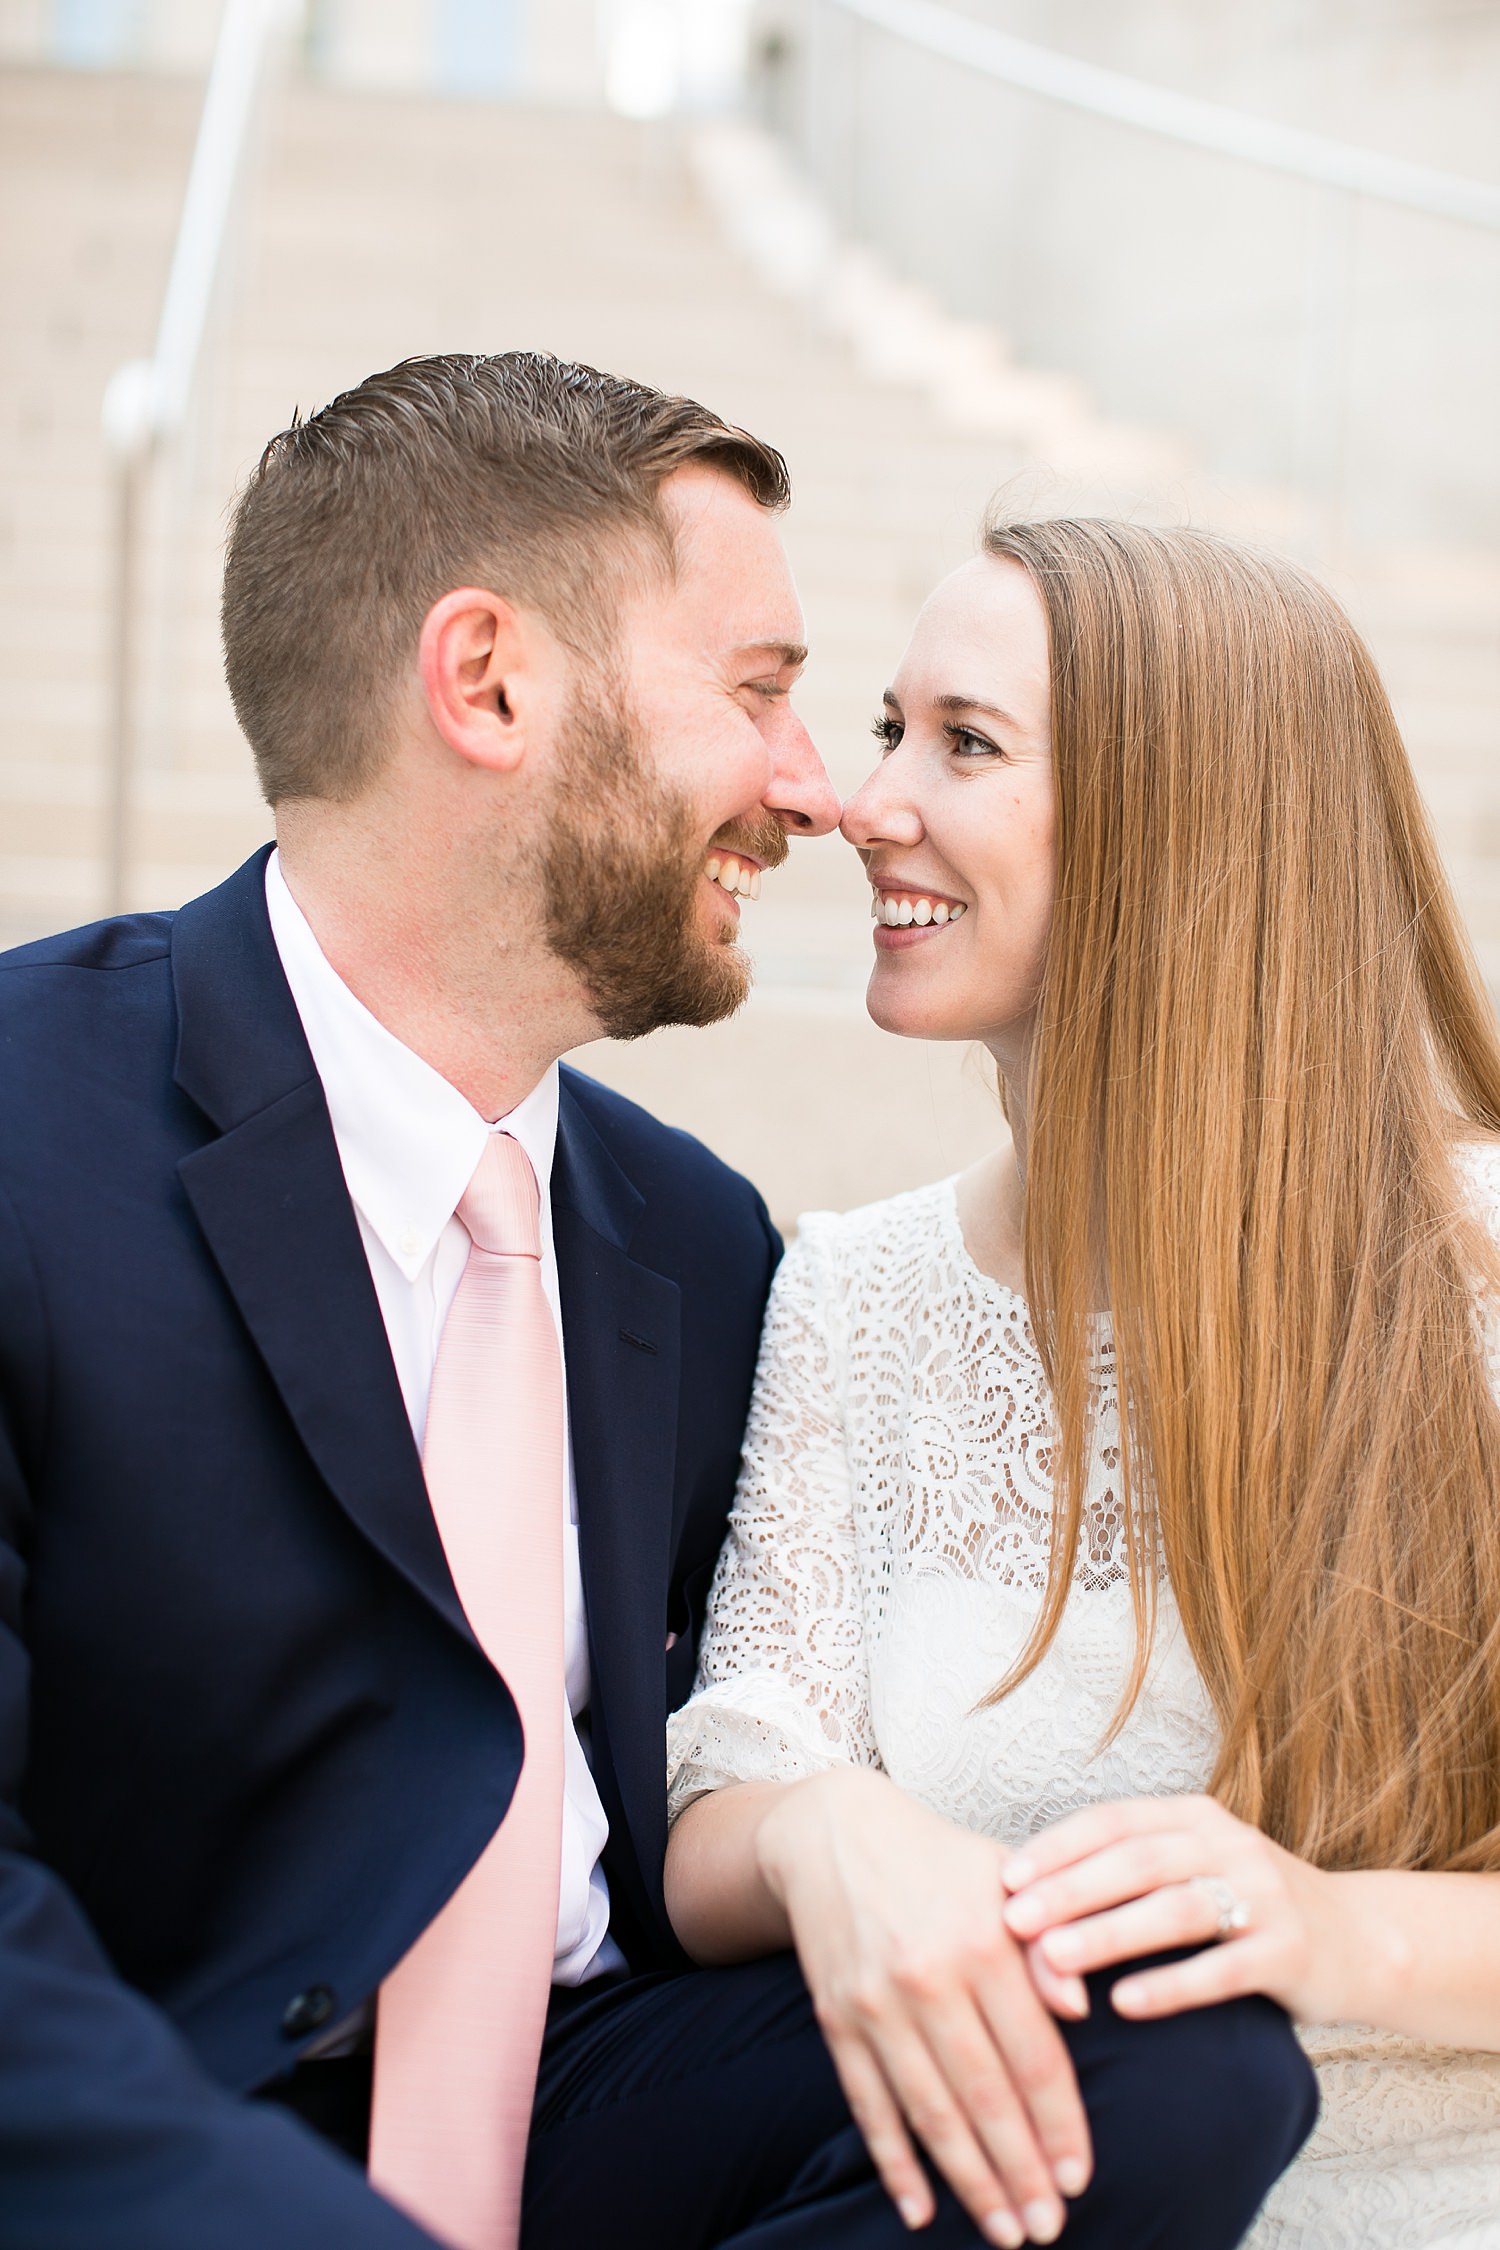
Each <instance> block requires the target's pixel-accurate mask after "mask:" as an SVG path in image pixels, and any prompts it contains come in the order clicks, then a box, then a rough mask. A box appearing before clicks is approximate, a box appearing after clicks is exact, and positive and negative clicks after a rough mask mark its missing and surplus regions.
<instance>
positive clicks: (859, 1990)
mask: <svg viewBox="0 0 1500 2250" xmlns="http://www.w3.org/2000/svg"><path fill="white" fill-rule="evenodd" d="M756 1850H757V1856H758V1860H759V1866H760V1871H761V1875H762V1878H763V1880H764V1882H765V1884H766V1886H767V1888H768V1890H769V1891H770V1892H771V1894H772V1895H773V1897H774V1898H775V1899H776V1900H777V1901H778V1902H779V1903H780V1905H781V1907H782V1909H783V1911H784V1912H785V1914H786V1917H787V1921H788V1923H789V1925H790V1929H791V1933H792V1938H793V1942H794V1943H795V1945H796V1948H797V1953H798V1957H799V1959H800V1961H801V1964H802V1970H803V1974H804V1976H805V1977H806V1979H807V1985H808V1990H809V1991H810V1993H811V1995H812V1999H813V2005H814V2007H815V2009H816V2011H817V2017H818V2021H819V2023H820V2025H821V2026H822V2029H823V2033H824V2036H825V2038H826V2039H827V2041H828V2046H829V2050H830V2052H831V2054H832V2057H833V2062H834V2066H835V2068H836V2069H837V2071H838V2074H839V2078H840V2081H841V2083H842V2085H843V2088H844V2092H845V2094H846V2095H847V2097H848V2101H849V2107H850V2110H851V2111H852V2113H853V2116H854V2119H855V2121H856V2123H857V2124H858V2126H859V2128H860V2130H861V2132H862V2133H863V2135H864V2138H865V2142H866V2145H867V2146H868V2148H869V2151H870V2155H871V2158H872V2159H873V2161H874V2163H875V2166H876V2169H877V2170H878V2172H879V2174H880V2177H881V2179H882V2181H883V2182H884V2184H885V2186H886V2188H887V2189H888V2191H889V2193H890V2195H891V2196H892V2198H893V2200H894V2201H895V2203H896V2205H897V2208H898V2209H899V2211H900V2213H901V2216H902V2217H903V2219H904V2220H905V2221H906V2223H907V2225H908V2226H911V2227H920V2226H925V2225H926V2224H927V2222H928V2220H930V2219H931V2218H932V2216H933V2212H934V2204H933V2200H932V2193H931V2189H930V2187H929V2185H928V2181H927V2178H926V2175H925V2173H924V2171H923V2169H922V2166H921V2164H920V2163H919V2162H918V2160H917V2157H916V2154H915V2152H914V2150H913V2147H912V2138H911V2136H912V2135H913V2134H915V2136H916V2138H917V2139H918V2140H919V2141H920V2142H921V2143H922V2145H923V2147H924V2148H925V2149H926V2151H927V2154H928V2155H929V2156H930V2158H931V2159H932V2162H933V2163H934V2164H935V2165H936V2167H937V2168H938V2170H939V2171H940V2172H941V2173H942V2174H943V2175H944V2177H945V2178H946V2179H947V2180H948V2182H949V2184H950V2185H951V2186H952V2188H953V2191H954V2193H955V2194H956V2195H957V2196H958V2198H959V2200H960V2202H961V2203H962V2204H963V2205H964V2207H965V2209H966V2210H967V2211H968V2212H969V2213H970V2215H971V2216H972V2218H973V2219H974V2221H975V2224H976V2225H977V2226H978V2227H979V2228H980V2230H981V2231H982V2232H983V2234H984V2235H985V2236H986V2238H987V2239H988V2240H989V2241H991V2242H996V2243H1003V2244H1006V2245H1011V2246H1014V2245H1017V2244H1019V2243H1020V2242H1021V2241H1022V2240H1023V2239H1024V2237H1025V2236H1026V2235H1030V2237H1031V2238H1032V2240H1033V2241H1037V2242H1051V2241H1053V2240H1054V2239H1055V2238H1056V2236H1057V2234H1058V2233H1059V2231H1060V2230H1061V2227H1062V2224H1063V2217H1064V2212H1063V2206H1062V2202H1061V2200H1060V2197H1061V2196H1063V2195H1077V2194H1080V2193H1081V2192H1082V2190H1083V2188H1084V2187H1085V2186H1086V2185H1087V2182H1088V2177H1089V2171H1090V2167H1091V2161H1092V2157H1091V2150H1090V2144H1089V2133H1088V2124H1087V2120H1086V2119H1085V2116H1084V2111H1083V2103H1082V2101H1081V2099H1080V2096H1079V2093H1078V2086H1077V2081H1076V2079H1075V2077H1074V2074H1073V2066H1072V2062H1071V2060H1070V2058H1069V2055H1068V2052H1067V2049H1066V2047H1065V2046H1064V2044H1063V2041H1062V2038H1061V2035H1060V2034H1059V2032H1058V2029H1057V2025H1056V2023H1055V2022H1054V2020H1053V2017H1052V2015H1051V2014H1050V2013H1049V2011H1048V2007H1047V2006H1046V2005H1044V2004H1043V2000H1042V1998H1041V1997H1040V1996H1039V1993H1038V1990H1037V1987H1036V1985H1035V1984H1034V1982H1033V1978H1032V1974H1031V1971H1030V1968H1029V1966H1028V1961H1027V1955H1026V1949H1025V1948H1024V1947H1023V1946H1022V1944H1021V1943H1019V1942H1018V1941H1017V1940H1016V1939H1015V1938H1014V1937H1012V1936H1011V1934H1010V1933H1009V1932H1008V1930H1007V1929H1006V1925H1005V1890H1004V1885H1003V1882H1002V1875H1003V1871H1004V1866H1005V1859H1006V1854H1005V1851H1004V1849H1003V1847H1001V1846H1000V1845H998V1844H995V1843H992V1842H990V1841H989V1840H988V1839H986V1838H984V1837H980V1836H975V1835H972V1834H970V1833H969V1832H968V1831H967V1830H966V1829H962V1828H958V1827H956V1826H955V1825H954V1824H953V1823H952V1822H951V1821H947V1820H944V1819H942V1818H940V1817H939V1815H937V1814H936V1813H933V1812H930V1811H928V1810H927V1808H926V1807H925V1806H922V1805H920V1804H917V1803H916V1802H915V1801H914V1800H913V1799H912V1798H910V1797H907V1796H906V1795H905V1794H904V1793H903V1792H902V1791H901V1790H899V1789H897V1788H896V1786H895V1785H894V1784H893V1783H892V1782H890V1781H889V1780H887V1779H886V1778H885V1777H884V1776H883V1775H880V1774H875V1773H871V1772H869V1771H866V1770H862V1769H858V1768H851V1767H844V1768H838V1769H835V1770H834V1771H833V1772H831V1773H825V1774H819V1775H816V1776H815V1777H813V1778H812V1779H810V1780H808V1781H803V1782H797V1783H793V1784H790V1785H789V1786H787V1787H786V1788H785V1789H784V1790H783V1791H782V1792H781V1793H780V1798H779V1801H778V1802H777V1804H776V1806H775V1808H774V1810H772V1811H770V1812H768V1813H767V1814H766V1816H765V1818H764V1820H763V1821H762V1822H761V1825H760V1828H759V1830H758V1835H757V1844H756ZM1040 1980H1041V1983H1042V1985H1043V1987H1044V1989H1045V1990H1046V1992H1047V1995H1048V1999H1049V2001H1050V2002H1051V2004H1052V2005H1054V2006H1056V2007H1058V2008H1059V2009H1060V2010H1061V2011H1062V2012H1064V2013H1071V2014H1075V2015H1081V2014H1082V2013H1083V2012H1084V2010H1085V2008H1086V2005H1087V2003H1086V2000H1085V1998H1084V1995H1083V1991H1082V1987H1081V1985H1080V1984H1079V1983H1078V1980H1077V1979H1076V1978H1075V1977H1073V1976H1072V1975H1071V1974H1059V1973H1058V1972H1057V1971H1056V1970H1055V1969H1052V1970H1049V1969H1047V1968H1045V1967H1043V1968H1041V1969H1040Z"/></svg>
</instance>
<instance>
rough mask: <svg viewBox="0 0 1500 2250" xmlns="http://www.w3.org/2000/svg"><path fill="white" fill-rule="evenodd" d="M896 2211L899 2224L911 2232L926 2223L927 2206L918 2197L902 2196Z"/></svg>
mask: <svg viewBox="0 0 1500 2250" xmlns="http://www.w3.org/2000/svg"><path fill="white" fill-rule="evenodd" d="M896 2209H897V2210H898V2211H899V2212H900V2214H901V2224H902V2225H903V2226H904V2227H910V2228H911V2229H912V2230H913V2232H915V2230H916V2229H917V2228H918V2227H920V2226H925V2225H926V2223H927V2206H926V2204H925V2203H923V2201H922V2199H921V2197H920V2196H918V2195H903V2196H902V2198H901V2200H900V2202H899V2203H898V2204H897V2205H896Z"/></svg>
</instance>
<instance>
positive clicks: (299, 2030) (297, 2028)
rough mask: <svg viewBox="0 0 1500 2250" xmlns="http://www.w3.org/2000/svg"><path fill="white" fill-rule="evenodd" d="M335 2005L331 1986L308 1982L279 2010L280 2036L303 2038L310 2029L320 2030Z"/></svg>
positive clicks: (284, 2037)
mask: <svg viewBox="0 0 1500 2250" xmlns="http://www.w3.org/2000/svg"><path fill="white" fill-rule="evenodd" d="M336 2006H337V2001H336V2000H335V1997H334V1994H333V1990H332V1987H331V1986H329V1985H326V1984H310V1985H309V1986H308V1988H307V1990H306V1991H305V1992H299V1993H298V1994H297V1995H296V1996H295V1998H294V1999H291V2000H288V2002H287V2004H286V2006H285V2007H284V2008H283V2009H282V2011H281V2036H282V2038H283V2039H305V2038H306V2037H307V2035H308V2033H309V2032H310V2031H321V2030H322V2028H323V2026H324V2024H325V2023H327V2022H328V2020H329V2018H330V2016H331V2015H332V2014H333V2011H334V2008H335V2007H336Z"/></svg>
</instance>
